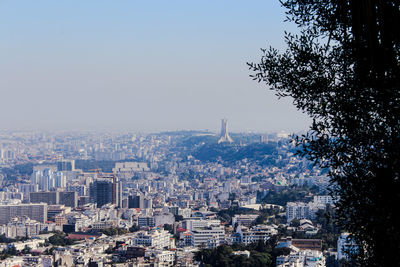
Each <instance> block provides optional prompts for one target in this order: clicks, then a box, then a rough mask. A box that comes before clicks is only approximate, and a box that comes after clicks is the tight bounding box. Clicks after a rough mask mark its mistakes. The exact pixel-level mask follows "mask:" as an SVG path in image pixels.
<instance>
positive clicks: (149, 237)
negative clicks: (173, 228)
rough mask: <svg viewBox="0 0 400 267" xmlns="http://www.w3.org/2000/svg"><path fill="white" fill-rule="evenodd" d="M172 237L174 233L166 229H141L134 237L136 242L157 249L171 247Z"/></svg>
mask: <svg viewBox="0 0 400 267" xmlns="http://www.w3.org/2000/svg"><path fill="white" fill-rule="evenodd" d="M171 238H172V235H171V234H170V233H169V232H168V231H165V230H158V229H154V230H151V231H140V232H138V233H137V235H136V236H135V238H134V244H135V245H143V246H146V247H153V248H157V249H163V248H165V247H167V248H171V246H172V245H173V243H172V241H171Z"/></svg>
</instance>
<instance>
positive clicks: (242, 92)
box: [0, 1, 309, 132]
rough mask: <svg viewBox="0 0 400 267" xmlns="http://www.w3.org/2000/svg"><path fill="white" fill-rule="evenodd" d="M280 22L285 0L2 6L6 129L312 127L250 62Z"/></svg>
mask: <svg viewBox="0 0 400 267" xmlns="http://www.w3.org/2000/svg"><path fill="white" fill-rule="evenodd" d="M283 21H284V11H283V9H282V8H281V7H280V5H279V3H278V1H252V2H251V3H250V4H249V3H247V2H243V1H218V2H215V1H201V2H197V3H194V2H188V1H168V2H161V1H157V2H155V1H154V2H153V1H146V2H139V1H118V2H115V1H114V2H109V1H84V2H80V3H79V5H77V4H76V3H73V2H67V1H56V2H55V1H39V2H38V1H2V2H1V3H0V36H1V39H2V41H1V42H0V51H1V52H0V53H1V58H2V60H1V62H0V92H1V94H2V95H3V96H4V97H3V99H2V100H3V101H2V104H1V105H0V106H1V108H0V124H1V129H2V130H4V129H22V130H37V129H40V130H71V129H74V130H113V131H118V130H130V131H164V130H180V129H208V130H211V131H214V132H216V131H219V128H220V119H221V118H228V120H229V128H230V129H231V131H236V132H241V131H258V132H265V131H280V130H286V131H299V130H304V129H307V125H309V120H308V119H307V117H306V116H305V115H304V114H301V113H300V112H299V111H297V110H296V109H295V108H294V107H293V105H292V102H291V100H290V99H281V100H278V98H277V97H276V96H275V95H274V93H273V92H271V91H269V90H267V88H266V87H265V85H261V84H257V83H256V82H254V81H252V80H251V78H250V77H249V74H250V72H249V70H248V67H247V65H246V62H252V61H258V59H259V57H260V54H261V52H260V50H259V49H260V48H265V47H268V46H269V45H271V46H273V47H282V48H283V47H284V45H283V32H284V30H291V31H295V30H296V29H295V26H293V25H292V26H291V25H290V24H288V23H286V24H284V22H283Z"/></svg>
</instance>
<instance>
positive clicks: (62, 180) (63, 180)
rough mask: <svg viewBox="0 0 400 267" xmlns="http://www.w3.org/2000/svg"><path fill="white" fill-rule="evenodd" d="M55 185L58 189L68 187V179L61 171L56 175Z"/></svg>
mask: <svg viewBox="0 0 400 267" xmlns="http://www.w3.org/2000/svg"><path fill="white" fill-rule="evenodd" d="M55 185H56V188H60V187H66V186H67V177H66V176H65V175H64V174H63V173H62V172H61V171H59V172H57V173H56V179H55Z"/></svg>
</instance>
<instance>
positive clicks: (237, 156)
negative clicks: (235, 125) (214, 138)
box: [193, 143, 277, 162]
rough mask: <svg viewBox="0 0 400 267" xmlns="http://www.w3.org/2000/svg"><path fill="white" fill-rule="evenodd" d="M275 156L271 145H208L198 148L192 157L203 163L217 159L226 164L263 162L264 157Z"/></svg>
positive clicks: (275, 152)
mask: <svg viewBox="0 0 400 267" xmlns="http://www.w3.org/2000/svg"><path fill="white" fill-rule="evenodd" d="M275 154H277V150H276V146H275V145H273V144H263V143H252V144H249V145H246V146H240V145H238V144H235V143H233V144H217V143H211V144H210V143H208V144H204V145H202V146H200V147H199V148H197V149H196V150H195V151H194V152H193V157H195V158H196V159H198V160H201V161H205V162H212V161H216V160H218V159H221V160H223V161H228V162H234V161H240V160H243V159H248V160H249V161H260V162H262V161H264V160H265V159H266V156H271V155H275Z"/></svg>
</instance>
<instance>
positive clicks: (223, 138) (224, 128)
mask: <svg viewBox="0 0 400 267" xmlns="http://www.w3.org/2000/svg"><path fill="white" fill-rule="evenodd" d="M223 142H229V143H232V142H233V140H232V138H231V137H230V136H229V133H228V120H227V119H222V120H221V135H220V137H219V140H218V144H220V143H223Z"/></svg>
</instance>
